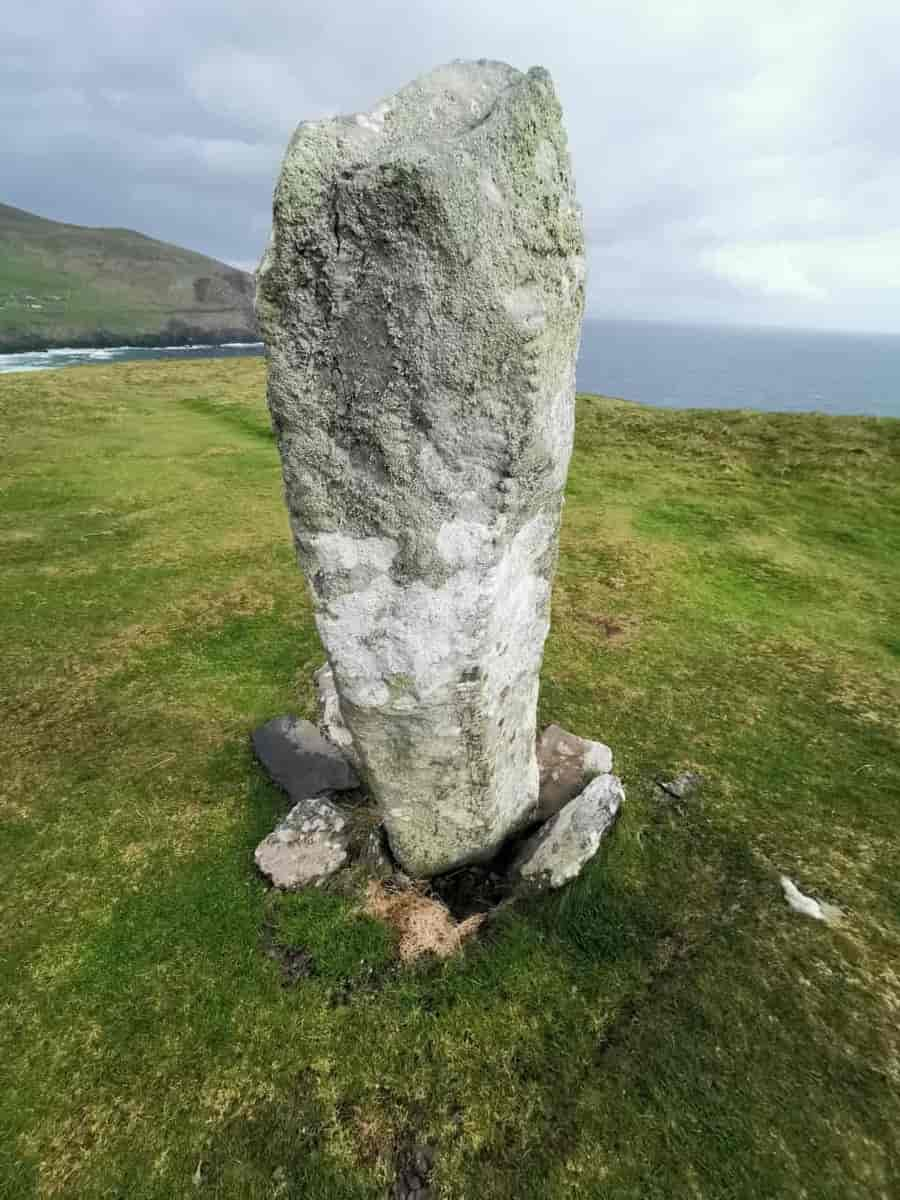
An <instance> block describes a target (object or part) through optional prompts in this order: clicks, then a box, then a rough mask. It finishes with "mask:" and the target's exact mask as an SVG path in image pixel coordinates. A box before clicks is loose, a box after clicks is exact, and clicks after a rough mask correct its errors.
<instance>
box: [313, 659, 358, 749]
mask: <svg viewBox="0 0 900 1200" xmlns="http://www.w3.org/2000/svg"><path fill="white" fill-rule="evenodd" d="M315 681H316V692H317V694H318V699H319V732H320V733H321V734H322V736H323V737H325V738H327V739H328V741H330V742H333V743H334V745H335V746H337V748H338V749H339V750H340V751H341V753H342V754H343V755H344V756H345V757H346V758H347V759H348V760H349V761H350V762H351V763H352V764H353V766H354V767H355V768H356V769H357V770H358V769H359V755H358V754H357V753H356V747H355V746H354V745H353V735H352V734H351V733H350V730H349V729H348V728H347V726H346V723H345V722H344V717H343V714H342V713H341V701H340V697H339V696H338V694H337V687H336V686H335V682H334V671H332V669H331V667H330V666H329V665H328V663H326V664H325V665H324V667H320V668H319V670H318V671H316V674H315Z"/></svg>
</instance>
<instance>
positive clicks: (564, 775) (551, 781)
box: [536, 725, 613, 821]
mask: <svg viewBox="0 0 900 1200" xmlns="http://www.w3.org/2000/svg"><path fill="white" fill-rule="evenodd" d="M537 761H538V771H539V773H540V792H539V795H538V808H537V814H536V816H537V819H538V820H540V821H546V820H549V818H550V817H552V816H553V815H554V814H555V813H558V812H559V810H560V809H561V808H562V807H563V805H564V804H568V802H569V801H570V800H573V799H574V798H575V797H576V796H577V795H578V794H579V793H580V792H583V791H584V789H585V788H586V787H587V785H588V784H589V783H590V782H591V780H592V779H596V777H597V776H598V775H605V774H608V773H609V772H610V771H611V770H612V765H613V757H612V750H610V748H609V746H605V745H604V744H603V742H591V741H588V740H587V739H586V738H580V737H577V736H576V735H575V734H574V733H569V732H568V731H567V730H565V729H562V728H561V727H560V726H559V725H548V726H547V728H546V729H544V730H543V731H542V733H541V735H540V737H539V738H538V743H537Z"/></svg>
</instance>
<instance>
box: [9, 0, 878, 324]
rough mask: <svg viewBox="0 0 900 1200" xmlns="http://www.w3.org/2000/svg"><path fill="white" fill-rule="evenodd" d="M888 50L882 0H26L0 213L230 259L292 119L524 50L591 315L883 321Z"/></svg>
mask: <svg viewBox="0 0 900 1200" xmlns="http://www.w3.org/2000/svg"><path fill="white" fill-rule="evenodd" d="M898 47H900V2H898V0H856V3H851V2H845V0H797V2H794V3H791V0H755V2H754V3H752V4H748V3H746V0H741V2H740V3H732V2H731V0H698V2H697V3H690V0H682V2H679V0H631V2H628V3H625V2H623V3H610V2H606V0H595V2H593V3H592V2H590V0H568V2H567V3H566V2H564V3H562V4H560V5H555V4H551V3H550V2H549V0H541V2H538V0H447V2H445V0H418V2H412V0H408V2H406V3H400V2H399V0H368V2H366V3H360V0H336V2H333V3H330V4H329V3H324V2H321V0H320V2H319V3H316V4H311V3H308V2H307V0H252V2H247V0H242V2H241V3H240V4H238V3H232V2H229V0H224V2H220V3H212V2H211V0H140V2H138V0H77V2H74V0H55V2H50V0H29V2H28V3H27V4H25V5H22V6H19V5H15V4H8V5H4V13H3V15H2V16H0V137H2V147H3V149H2V168H0V201H5V202H7V203H10V204H15V205H19V206H20V207H23V208H27V209H31V210H33V211H35V212H38V213H40V214H42V215H45V216H48V217H53V218H55V219H57V220H66V221H71V222H74V223H78V224H88V225H117V226H128V227H131V228H134V229H139V230H141V231H142V232H144V233H148V234H151V235H153V236H155V237H159V238H163V239H165V240H166V241H172V242H177V243H179V244H181V245H185V246H189V247H191V248H194V249H198V250H202V251H204V252H206V253H208V254H212V255H214V256H215V257H217V258H221V259H224V260H225V261H228V262H232V263H236V264H239V265H242V266H246V267H248V268H252V267H253V266H254V265H255V263H256V261H257V259H258V257H259V255H260V252H261V250H262V247H263V245H264V244H265V240H266V238H267V236H268V230H269V219H270V202H271V193H272V186H273V183H274V180H275V176H276V173H277V171H278V167H279V163H280V159H281V155H282V153H283V151H284V147H285V145H286V142H287V139H288V138H289V136H290V134H291V132H292V130H293V128H294V126H295V125H296V123H297V122H298V121H299V120H301V119H303V118H311V117H319V116H324V115H326V114H330V113H334V112H339V111H354V110H358V109H368V108H371V107H372V106H373V104H374V102H375V101H376V100H377V99H379V98H380V97H381V96H382V95H384V94H385V93H388V92H391V91H394V90H395V89H396V88H397V87H399V86H401V85H402V84H404V83H406V82H408V80H409V79H411V78H412V77H413V76H415V75H417V74H420V73H421V72H422V71H424V70H427V69H428V68H430V67H432V66H435V65H437V64H438V63H441V62H446V61H448V60H450V59H453V58H480V57H487V58H499V59H503V60H505V61H507V62H510V63H512V64H513V65H515V66H517V67H521V68H523V69H524V68H527V67H529V66H532V65H534V64H541V65H543V66H546V67H547V68H548V69H549V70H550V72H551V74H552V75H553V78H554V80H555V82H556V85H557V88H558V91H559V93H560V97H561V99H562V102H563V107H564V111H565V114H566V123H567V127H568V130H569V138H570V144H571V149H572V156H573V160H574V165H575V172H576V178H577V183H578V190H579V194H580V198H581V201H582V204H583V207H584V214H585V226H586V230H587V235H588V241H589V251H590V275H589V297H588V305H589V311H590V312H591V313H592V314H593V315H597V316H603V315H620V316H628V317H646V318H651V319H662V320H681V321H685V320H687V321H706V320H714V321H726V322H732V323H740V324H743V323H752V324H773V325H797V326H804V327H809V328H826V329H841V328H844V329H858V330H866V329H871V330H887V331H890V332H898V333H900V305H898V303H897V296H898V292H897V287H898V279H900V78H898V76H900V57H898Z"/></svg>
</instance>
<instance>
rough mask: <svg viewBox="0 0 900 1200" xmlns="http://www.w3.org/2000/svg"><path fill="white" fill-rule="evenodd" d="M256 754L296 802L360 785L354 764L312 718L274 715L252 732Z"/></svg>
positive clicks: (273, 777) (276, 781) (274, 778)
mask: <svg viewBox="0 0 900 1200" xmlns="http://www.w3.org/2000/svg"><path fill="white" fill-rule="evenodd" d="M252 740H253V749H254V750H255V751H256V757H257V758H258V759H259V761H260V762H261V763H262V765H263V766H264V767H265V769H266V770H267V771H268V773H269V775H270V776H271V777H272V779H273V780H274V781H275V783H277V784H278V785H279V787H283V788H284V790H285V791H286V792H287V794H288V795H289V796H290V798H291V800H293V801H294V802H295V803H296V802H297V801H299V800H306V799H308V798H309V797H310V796H318V795H320V794H321V793H322V792H328V791H335V792H343V791H347V790H348V789H350V788H356V787H359V779H358V778H357V775H356V772H355V771H354V770H353V767H352V766H351V765H350V763H349V762H348V761H347V759H346V758H345V757H344V755H343V754H342V753H341V751H340V750H339V749H338V748H337V747H336V746H335V745H334V744H333V743H332V742H329V741H328V740H327V739H326V738H324V737H322V735H321V733H319V731H318V729H316V727H315V725H313V724H312V723H311V722H310V721H301V720H298V719H297V718H296V717H275V718H274V720H271V721H267V722H266V724H265V725H261V726H260V727H259V729H257V730H255V731H254V733H253V737H252Z"/></svg>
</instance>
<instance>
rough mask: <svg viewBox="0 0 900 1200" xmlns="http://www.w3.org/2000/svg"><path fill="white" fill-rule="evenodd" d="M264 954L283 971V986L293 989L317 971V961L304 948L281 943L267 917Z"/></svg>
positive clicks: (263, 931) (263, 932)
mask: <svg viewBox="0 0 900 1200" xmlns="http://www.w3.org/2000/svg"><path fill="white" fill-rule="evenodd" d="M260 942H261V944H262V950H263V953H264V954H265V955H266V957H267V958H271V959H272V960H273V962H276V963H278V966H279V967H280V969H281V986H282V987H293V986H294V985H295V984H297V983H299V982H300V980H301V979H308V978H309V976H310V975H312V974H313V972H314V971H315V967H316V964H315V960H314V958H313V956H312V955H311V954H310V952H309V951H308V950H307V949H306V948H305V947H304V946H295V945H291V944H289V943H286V942H280V941H279V940H278V938H277V937H276V936H275V925H274V923H273V921H272V917H271V915H270V914H269V915H267V916H266V918H265V920H264V922H263V927H262V932H261V935H260Z"/></svg>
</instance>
